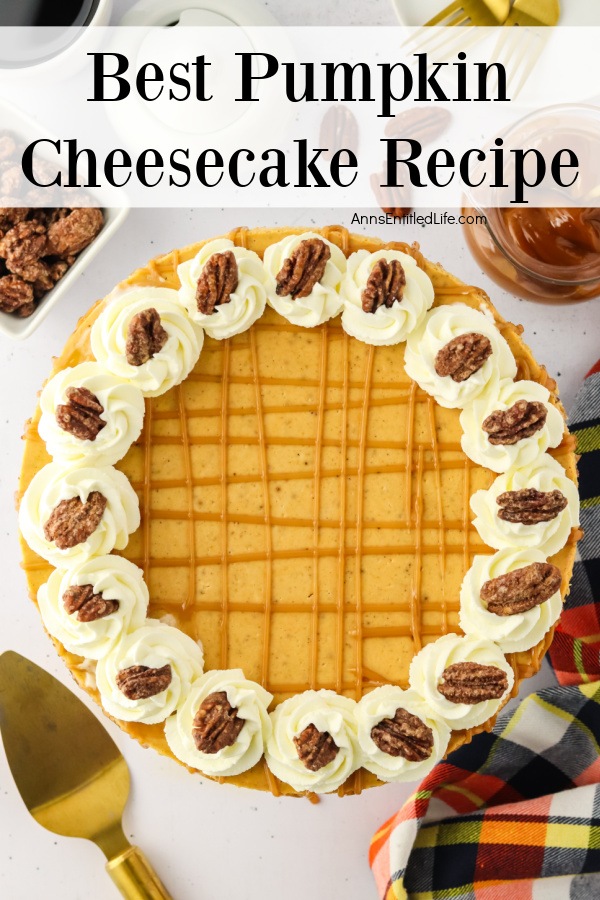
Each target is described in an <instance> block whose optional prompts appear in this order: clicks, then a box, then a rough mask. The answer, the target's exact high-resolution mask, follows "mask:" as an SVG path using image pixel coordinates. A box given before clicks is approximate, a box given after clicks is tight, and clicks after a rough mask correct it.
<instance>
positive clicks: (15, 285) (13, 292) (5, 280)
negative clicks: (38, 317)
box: [0, 275, 35, 318]
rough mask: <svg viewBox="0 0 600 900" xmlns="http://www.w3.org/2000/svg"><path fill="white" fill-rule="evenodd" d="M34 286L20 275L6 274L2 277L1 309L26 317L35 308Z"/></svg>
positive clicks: (0, 279) (0, 280)
mask: <svg viewBox="0 0 600 900" xmlns="http://www.w3.org/2000/svg"><path fill="white" fill-rule="evenodd" d="M33 297H34V295H33V288H32V286H31V285H30V284H28V283H27V282H26V281H23V279H22V278H19V276H18V275H4V276H3V277H2V278H0V310H1V311H2V312H6V313H16V314H17V315H18V316H21V317H22V318H25V317H26V316H30V315H31V313H32V312H33V311H34V309H35V303H34V302H33Z"/></svg>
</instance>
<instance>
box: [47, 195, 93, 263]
mask: <svg viewBox="0 0 600 900" xmlns="http://www.w3.org/2000/svg"><path fill="white" fill-rule="evenodd" d="M103 225H104V214H103V212H102V210H101V209H97V208H96V207H93V206H90V207H83V208H80V209H73V210H72V211H71V213H70V214H69V215H67V216H62V217H61V218H58V219H57V220H56V221H55V222H52V224H51V225H50V226H49V228H48V253H49V254H51V255H53V256H62V257H66V256H74V255H76V254H77V253H81V251H82V250H84V249H85V248H86V247H87V246H88V244H90V243H91V242H92V241H93V240H94V238H95V237H96V235H97V234H98V232H99V231H100V229H101V228H102V226H103Z"/></svg>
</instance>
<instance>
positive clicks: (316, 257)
mask: <svg viewBox="0 0 600 900" xmlns="http://www.w3.org/2000/svg"><path fill="white" fill-rule="evenodd" d="M330 256H331V250H330V249H329V247H328V246H327V244H326V243H325V242H324V241H322V240H321V239H320V238H307V239H306V240H305V241H302V242H301V243H300V244H298V246H297V247H296V249H295V250H294V252H293V253H292V255H291V256H289V257H288V258H287V259H286V260H284V263H283V265H282V267H281V270H280V271H279V273H278V275H277V277H276V279H275V280H276V282H277V287H276V289H275V290H276V292H277V294H278V295H279V296H280V297H287V296H291V298H292V300H295V299H296V297H308V295H309V294H310V292H311V291H312V289H313V288H314V286H315V284H316V283H317V282H318V281H320V280H321V278H322V277H323V273H324V271H325V266H326V265H327V260H328V259H329V257H330Z"/></svg>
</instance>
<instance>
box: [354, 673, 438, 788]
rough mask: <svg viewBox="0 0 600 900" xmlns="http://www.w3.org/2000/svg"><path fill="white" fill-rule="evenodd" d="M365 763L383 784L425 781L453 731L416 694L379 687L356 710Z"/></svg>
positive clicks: (394, 688)
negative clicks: (385, 782)
mask: <svg viewBox="0 0 600 900" xmlns="http://www.w3.org/2000/svg"><path fill="white" fill-rule="evenodd" d="M356 718H357V721H358V740H359V743H360V747H361V750H362V752H363V761H362V764H363V766H364V767H365V769H368V770H369V771H370V772H373V774H374V775H377V777H378V778H380V779H381V780H382V781H413V780H415V779H417V778H423V777H424V776H425V775H427V773H428V772H430V771H431V770H432V769H433V767H434V766H435V764H436V763H437V762H439V760H440V759H442V757H443V756H444V755H445V753H446V750H447V747H448V741H449V740H450V728H449V727H448V725H447V724H446V722H444V721H443V720H442V719H440V718H438V717H436V716H435V714H434V713H433V711H432V710H431V708H430V707H428V706H427V704H426V703H425V702H424V701H423V698H422V697H420V696H419V694H417V693H416V692H415V691H412V690H408V691H403V690H402V688H400V687H397V686H396V685H393V684H385V685H383V686H382V687H378V688H375V690H373V691H370V693H368V694H365V696H364V697H363V698H362V699H361V700H360V701H359V703H358V705H357V707H356Z"/></svg>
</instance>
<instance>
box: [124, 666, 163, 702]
mask: <svg viewBox="0 0 600 900" xmlns="http://www.w3.org/2000/svg"><path fill="white" fill-rule="evenodd" d="M172 678H173V673H172V671H171V666H170V665H169V663H167V664H166V665H164V666H161V667H160V669H153V668H151V667H150V666H129V667H128V668H127V669H121V671H120V672H117V677H116V679H115V681H116V682H117V687H118V688H119V690H120V691H121V693H122V694H125V696H126V697H127V699H128V700H145V699H146V698H147V697H155V696H156V694H161V693H162V692H163V691H166V689H167V688H168V687H169V685H170V684H171V679H172Z"/></svg>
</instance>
